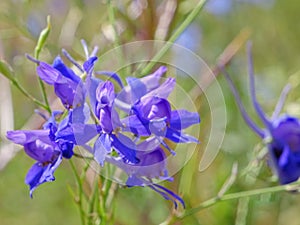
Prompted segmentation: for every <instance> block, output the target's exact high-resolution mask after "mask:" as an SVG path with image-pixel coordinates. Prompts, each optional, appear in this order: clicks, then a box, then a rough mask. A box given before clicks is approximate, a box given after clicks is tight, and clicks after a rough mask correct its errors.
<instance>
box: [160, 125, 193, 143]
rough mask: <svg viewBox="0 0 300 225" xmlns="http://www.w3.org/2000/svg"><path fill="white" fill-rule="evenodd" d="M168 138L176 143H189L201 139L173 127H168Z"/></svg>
mask: <svg viewBox="0 0 300 225" xmlns="http://www.w3.org/2000/svg"><path fill="white" fill-rule="evenodd" d="M166 138H168V139H170V140H171V141H174V142H176V143H188V142H195V143H199V141H198V140H197V139H196V138H195V137H193V136H190V135H188V134H184V133H183V132H180V131H178V130H174V129H171V128H168V129H167V132H166Z"/></svg>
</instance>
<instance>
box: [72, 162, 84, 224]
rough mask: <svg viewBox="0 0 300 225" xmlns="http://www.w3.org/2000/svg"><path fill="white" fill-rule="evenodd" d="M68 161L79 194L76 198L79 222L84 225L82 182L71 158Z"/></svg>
mask: <svg viewBox="0 0 300 225" xmlns="http://www.w3.org/2000/svg"><path fill="white" fill-rule="evenodd" d="M69 162H70V165H71V168H72V170H73V173H74V176H75V179H76V183H77V186H78V191H79V194H78V199H77V201H76V202H77V203H78V209H79V213H80V219H81V224H82V225H85V213H84V210H83V202H82V200H83V199H82V195H83V189H82V183H81V179H80V176H79V174H78V172H77V170H76V168H75V165H74V163H73V161H72V159H70V160H69Z"/></svg>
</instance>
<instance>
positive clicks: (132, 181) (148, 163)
mask: <svg viewBox="0 0 300 225" xmlns="http://www.w3.org/2000/svg"><path fill="white" fill-rule="evenodd" d="M159 145H160V143H159V142H158V140H157V139H156V138H148V139H146V140H145V141H143V142H141V143H140V144H138V145H137V155H136V156H137V157H138V159H139V160H140V161H139V162H138V163H136V164H127V163H125V162H124V161H123V160H122V159H121V158H116V157H107V161H108V162H110V163H112V164H114V165H116V166H118V167H119V168H121V169H122V170H123V171H125V172H126V173H127V175H128V179H127V182H126V185H127V186H128V187H134V186H142V187H144V186H147V187H150V188H151V189H153V190H154V191H156V192H157V193H159V194H160V195H162V196H163V197H164V198H165V199H167V200H171V201H172V202H173V203H174V205H175V208H177V205H178V204H177V202H180V203H181V204H182V206H183V207H185V204H184V201H183V199H182V198H180V197H179V196H178V195H177V194H175V193H174V192H172V191H171V190H169V189H167V188H165V187H163V186H161V185H159V184H156V183H154V182H153V179H158V180H172V178H171V177H169V175H168V171H167V168H166V160H167V157H166V154H165V153H164V151H163V149H162V148H161V147H159Z"/></svg>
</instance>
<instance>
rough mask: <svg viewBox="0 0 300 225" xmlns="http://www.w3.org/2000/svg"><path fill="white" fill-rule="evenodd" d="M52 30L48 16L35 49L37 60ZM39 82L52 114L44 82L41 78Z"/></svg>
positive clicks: (48, 109) (47, 108) (47, 107)
mask: <svg viewBox="0 0 300 225" xmlns="http://www.w3.org/2000/svg"><path fill="white" fill-rule="evenodd" d="M50 30H51V23H50V16H48V17H47V27H46V28H45V29H44V30H42V32H41V33H40V36H39V39H38V42H37V45H36V47H35V49H34V58H35V59H36V60H38V59H39V55H40V52H41V50H42V48H43V47H44V45H45V43H46V40H47V38H48V36H49V33H50ZM38 80H39V85H40V88H41V91H42V95H43V99H44V102H45V105H46V110H47V111H48V112H49V113H50V114H51V108H50V105H49V101H48V98H47V93H46V88H45V85H44V83H43V81H42V79H41V78H40V77H39V79H38Z"/></svg>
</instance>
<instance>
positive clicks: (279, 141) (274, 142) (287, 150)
mask: <svg viewBox="0 0 300 225" xmlns="http://www.w3.org/2000/svg"><path fill="white" fill-rule="evenodd" d="M248 55H249V56H248V61H249V62H248V64H249V78H250V94H251V100H252V104H253V106H254V109H255V111H256V113H257V115H258V117H259V118H260V119H261V121H262V122H263V124H264V125H265V128H263V129H262V128H260V127H258V126H257V125H256V124H255V123H254V122H253V120H252V119H251V118H250V117H249V115H248V114H247V113H246V111H245V108H244V106H243V104H242V102H241V99H240V96H239V94H238V92H237V90H236V88H235V86H234V84H233V82H232V80H231V78H230V77H229V75H228V74H227V72H226V71H225V70H223V73H224V75H225V77H226V79H227V81H228V83H229V85H230V88H231V90H232V92H233V94H234V96H235V99H236V102H237V104H238V107H239V109H240V111H241V113H242V116H243V118H244V120H245V121H246V123H247V124H248V125H249V127H250V128H251V129H252V130H253V131H254V132H255V133H256V134H257V135H258V136H259V137H260V138H262V139H265V140H266V142H267V147H268V153H269V156H270V157H269V158H270V164H271V166H272V168H273V169H274V171H275V172H276V174H277V176H278V178H279V182H280V183H281V184H288V183H291V182H294V181H296V180H298V178H299V176H300V120H299V119H298V118H296V117H293V116H290V115H280V112H281V110H282V107H283V105H284V101H285V99H286V96H287V93H288V91H289V89H290V86H289V85H287V86H286V87H285V88H284V90H283V91H282V94H281V96H280V99H279V101H278V103H277V106H276V108H275V111H274V113H273V115H272V116H271V118H269V117H267V115H266V114H265V113H264V111H263V110H262V108H261V106H260V105H259V103H258V101H257V99H256V94H255V83H254V72H253V63H252V55H251V44H249V45H248Z"/></svg>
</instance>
